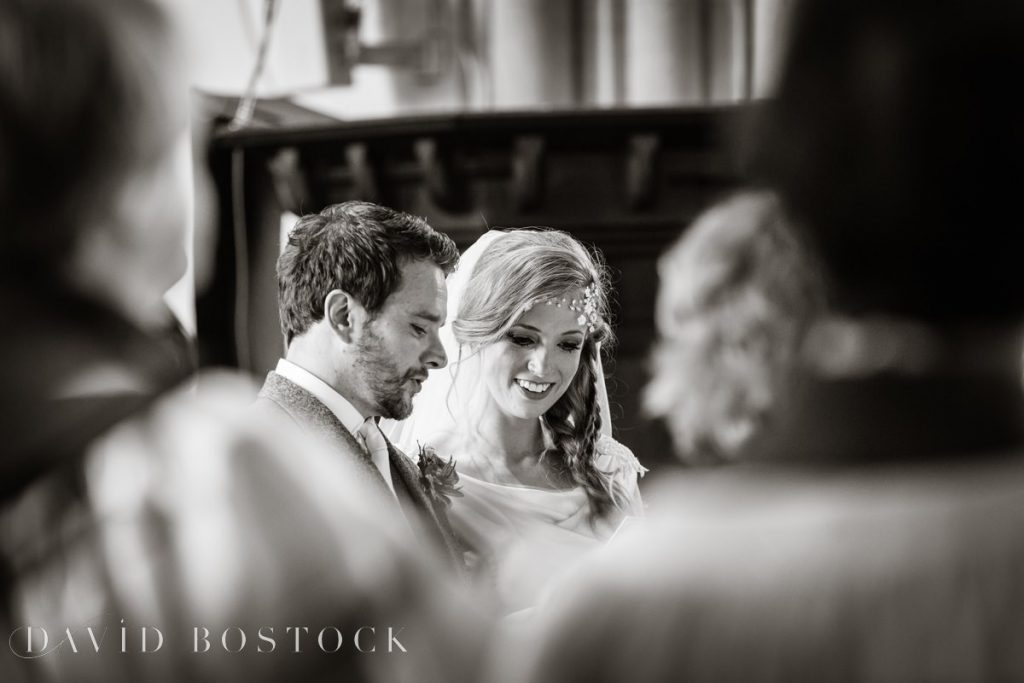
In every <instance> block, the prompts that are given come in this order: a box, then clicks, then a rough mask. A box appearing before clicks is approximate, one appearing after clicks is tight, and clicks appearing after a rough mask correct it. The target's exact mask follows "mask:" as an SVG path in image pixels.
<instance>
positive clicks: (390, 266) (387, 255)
mask: <svg viewBox="0 0 1024 683" xmlns="http://www.w3.org/2000/svg"><path fill="white" fill-rule="evenodd" d="M420 259H422V260H429V261H432V262H433V263H435V264H436V265H437V266H438V267H439V268H440V269H441V270H442V271H443V272H444V274H445V275H448V274H449V273H450V272H452V270H454V269H455V265H456V264H457V263H458V260H459V250H458V248H457V247H456V246H455V243H454V242H452V240H451V239H450V238H449V237H448V236H447V235H444V234H442V233H440V232H437V231H436V230H434V229H433V228H431V227H430V225H429V224H428V223H427V222H426V221H425V220H423V219H422V218H419V217H417V216H411V215H409V214H407V213H402V212H401V211H395V210H394V209H389V208H387V207H384V206H378V205H376V204H371V203H369V202H344V203H342V204H334V205H332V206H328V207H327V208H325V209H324V210H323V211H321V212H320V213H316V214H309V215H307V216H303V217H302V218H300V219H299V222H298V223H296V225H295V227H294V228H293V229H292V231H291V233H290V234H289V235H288V244H287V245H286V246H285V248H284V251H283V252H282V253H281V257H280V258H279V259H278V261H277V284H278V304H279V306H280V310H281V330H282V332H284V336H285V341H286V343H291V340H292V339H293V338H295V337H296V336H297V335H300V334H303V333H304V332H305V331H306V330H308V329H309V328H310V326H312V325H313V324H314V323H316V322H317V321H319V320H322V319H323V317H324V299H326V297H327V294H328V293H329V292H330V291H331V290H334V289H341V290H344V291H345V292H348V293H349V294H351V295H352V296H354V297H355V298H356V299H358V300H359V303H361V304H362V305H363V307H364V308H365V309H366V310H367V311H368V312H369V313H370V314H371V315H372V314H374V313H376V312H377V311H378V310H380V308H381V307H382V306H383V305H384V302H385V301H387V298H388V297H389V296H391V294H392V292H394V291H395V290H397V289H398V288H399V287H400V286H401V280H402V278H401V271H400V268H401V266H402V264H403V263H404V262H406V261H410V260H420Z"/></svg>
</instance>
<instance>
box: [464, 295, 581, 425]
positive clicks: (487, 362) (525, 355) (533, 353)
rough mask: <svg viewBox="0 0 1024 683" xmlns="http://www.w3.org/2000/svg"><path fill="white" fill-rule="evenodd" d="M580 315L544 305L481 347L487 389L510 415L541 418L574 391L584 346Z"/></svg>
mask: <svg viewBox="0 0 1024 683" xmlns="http://www.w3.org/2000/svg"><path fill="white" fill-rule="evenodd" d="M578 317H579V314H578V313H574V312H572V311H570V310H569V309H568V308H566V307H565V305H563V306H562V307H561V308H559V307H557V306H555V305H553V304H552V305H548V304H545V303H540V304H537V305H536V306H534V307H533V308H532V309H531V310H529V311H527V312H526V313H524V314H523V316H522V317H520V318H519V320H517V321H516V324H515V325H513V326H512V328H511V329H510V330H509V331H508V333H507V334H506V335H505V337H504V338H503V339H501V340H499V341H497V342H495V343H494V344H491V345H489V346H486V347H484V348H483V349H482V351H481V354H482V358H481V361H482V365H483V369H484V371H483V376H484V380H485V384H486V386H487V391H488V393H489V394H490V397H491V398H492V399H493V401H494V403H495V404H496V405H497V407H498V409H499V410H501V411H502V412H503V413H504V414H505V415H507V416H509V417H514V418H520V419H525V420H529V419H537V418H539V417H540V416H541V415H543V414H544V413H545V412H547V411H548V409H550V408H551V406H553V405H554V404H555V402H556V401H558V399H560V398H561V397H562V394H564V393H565V391H566V389H568V388H569V385H570V384H571V383H572V380H573V377H575V376H576V370H577V369H578V368H579V365H580V353H581V349H582V347H583V339H584V329H583V327H582V326H581V325H580V324H579V323H578V322H576V319H577V318H578Z"/></svg>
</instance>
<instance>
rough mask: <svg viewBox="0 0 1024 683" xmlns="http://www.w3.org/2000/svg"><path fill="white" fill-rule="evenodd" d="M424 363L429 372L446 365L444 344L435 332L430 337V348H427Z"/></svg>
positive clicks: (446, 358)
mask: <svg viewBox="0 0 1024 683" xmlns="http://www.w3.org/2000/svg"><path fill="white" fill-rule="evenodd" d="M425 363H426V365H427V367H428V368H430V369H431V370H438V369H440V368H443V367H444V366H446V365H448V354H447V353H445V352H444V344H442V343H441V337H440V335H439V334H438V333H437V332H434V333H432V334H431V335H430V346H429V347H428V348H427V357H426V361H425Z"/></svg>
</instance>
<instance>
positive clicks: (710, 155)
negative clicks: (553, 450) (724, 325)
mask: <svg viewBox="0 0 1024 683" xmlns="http://www.w3.org/2000/svg"><path fill="white" fill-rule="evenodd" d="M791 3H792V0H361V1H359V0H276V1H275V0H187V1H186V0H181V1H180V2H178V3H176V8H177V10H178V11H179V12H180V15H181V21H182V22H183V23H184V25H185V28H186V33H187V35H188V36H189V40H190V43H191V48H190V54H191V55H192V56H193V57H194V64H193V65H192V68H193V73H194V76H193V83H194V90H195V94H196V100H197V104H198V106H197V108H196V109H197V115H196V125H195V127H194V134H195V137H196V142H197V145H196V147H195V149H196V150H197V154H199V155H206V159H205V161H206V162H207V166H208V168H209V170H210V172H211V175H212V181H213V182H212V189H213V191H212V192H204V191H200V192H197V204H198V205H199V207H198V208H199V211H198V212H197V216H201V217H200V218H197V227H200V226H202V230H195V231H194V232H193V237H191V238H190V239H193V241H194V242H195V245H194V248H196V249H209V248H212V249H214V250H215V257H214V263H215V267H214V268H213V269H212V271H211V272H209V273H206V272H203V273H196V272H195V271H194V269H190V271H189V273H188V274H187V275H186V277H185V278H184V279H183V280H182V281H181V282H180V283H178V285H176V286H175V288H174V289H172V290H171V292H169V293H168V302H169V304H170V305H171V307H172V308H173V309H174V310H175V312H176V314H177V315H178V317H179V318H180V319H181V321H182V323H183V325H184V327H185V328H186V330H188V331H189V332H190V333H191V334H193V335H194V336H195V337H196V339H197V341H198V347H199V358H200V363H201V364H202V365H206V366H211V365H221V366H225V365H226V366H233V367H240V368H242V369H244V370H247V371H250V372H252V373H254V374H256V375H260V376H262V375H263V374H265V373H266V372H267V371H268V370H269V369H271V368H272V367H273V365H274V364H275V363H276V361H277V359H278V357H279V356H280V354H281V351H282V348H283V345H282V338H281V334H280V330H279V324H278V316H277V301H276V297H277V292H276V281H275V276H274V264H275V261H276V258H277V255H278V253H279V250H280V247H281V243H282V242H281V240H282V235H283V234H285V232H286V231H287V230H288V228H289V226H290V225H291V222H292V221H294V218H295V216H297V215H300V214H303V213H308V212H315V211H319V210H320V209H321V208H322V207H323V206H324V205H326V204H329V203H335V202H340V201H346V200H355V199H360V200H367V201H373V202H377V203H381V204H384V205H387V206H391V207H393V208H396V209H400V210H402V211H407V212H410V213H413V214H416V215H420V216H423V217H425V218H426V219H427V220H428V221H429V222H430V223H431V225H433V226H434V227H435V228H436V229H438V230H441V231H443V232H445V233H447V234H448V235H450V236H451V237H452V238H453V239H454V240H455V241H456V243H458V244H459V246H460V247H461V248H464V247H466V246H468V245H469V244H471V243H472V242H473V241H474V240H475V239H476V238H477V237H479V235H481V234H482V233H483V232H484V231H486V230H487V229H488V228H489V227H492V228H493V227H523V226H550V227H554V228H559V229H562V230H567V231H569V232H570V233H572V234H574V235H575V236H576V237H578V238H579V239H581V240H583V241H584V242H586V243H589V244H591V245H593V246H596V247H597V248H599V249H600V250H601V251H602V252H603V254H604V256H605V259H606V260H607V262H608V265H609V266H610V267H611V269H612V272H613V274H614V283H615V287H616V292H615V294H616V300H615V303H614V311H615V321H614V322H615V330H616V333H617V336H618V343H617V345H616V346H615V347H614V348H613V349H612V350H611V356H612V358H613V362H611V363H608V364H607V365H606V372H607V373H608V388H609V394H610V398H611V402H612V413H613V419H614V427H615V435H616V437H617V438H618V439H619V440H620V441H622V442H623V443H625V444H626V445H627V446H629V447H630V448H632V449H633V450H634V452H635V453H636V455H637V456H638V457H639V458H640V460H641V461H642V462H643V463H644V464H645V465H647V466H648V467H657V466H660V465H667V464H669V463H673V462H675V461H674V459H673V458H672V455H671V453H672V450H671V445H670V440H669V438H668V436H667V433H666V432H665V430H664V428H663V427H662V426H661V425H660V424H657V423H655V422H652V421H650V420H647V419H646V418H645V417H644V416H643V415H642V413H641V411H640V408H639V394H640V390H641V389H642V387H643V386H644V384H645V383H646V381H647V366H648V356H649V352H650V348H651V344H652V342H653V340H654V335H655V332H654V316H653V314H654V295H655V292H656V287H657V273H656V270H655V263H656V261H657V257H658V256H659V255H660V254H661V252H662V251H663V250H664V249H665V247H666V246H667V245H668V244H669V243H670V242H672V241H673V240H675V239H676V238H677V237H678V235H679V234H680V231H681V230H682V229H683V227H684V226H685V225H686V224H687V223H689V221H690V220H692V219H693V218H694V216H695V215H696V214H697V213H698V212H699V211H700V210H701V209H703V208H705V207H707V206H708V205H709V204H710V203H711V202H713V201H715V200H717V199H719V198H720V197H721V196H722V195H723V194H726V193H728V192H729V191H731V190H732V189H734V188H735V187H736V186H737V184H738V183H739V182H740V173H739V163H738V155H737V154H736V151H735V147H734V143H735V141H736V139H737V138H738V137H739V134H740V133H741V132H742V130H743V128H744V121H745V120H746V117H747V115H748V114H749V112H750V110H751V109H752V108H753V106H754V105H753V103H754V102H756V100H758V99H760V98H763V97H766V96H768V95H770V94H771V91H772V84H773V77H774V73H775V69H776V65H777V64H778V61H779V59H780V56H781V55H780V54H779V52H780V47H781V45H782V44H783V41H784V39H785V29H786V17H787V13H788V11H789V8H790V5H791ZM199 161H203V159H201V158H200V159H199ZM202 186H203V183H202V182H200V183H197V187H198V189H200V190H202V189H203V187H202ZM207 195H209V196H207ZM207 223H208V224H209V226H207V225H206V224H207ZM207 227H209V230H207ZM208 232H210V233H212V234H210V235H209V236H208V235H207V233H208ZM210 238H215V239H210ZM199 261H200V262H202V261H203V260H202V259H200V260H199Z"/></svg>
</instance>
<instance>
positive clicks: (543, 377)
mask: <svg viewBox="0 0 1024 683" xmlns="http://www.w3.org/2000/svg"><path fill="white" fill-rule="evenodd" d="M607 287H608V285H607V275H606V273H605V270H604V267H603V265H601V264H599V262H597V261H595V259H594V258H593V257H592V256H591V255H590V254H589V253H588V251H587V250H586V249H585V248H584V247H583V246H582V245H581V244H580V243H579V242H577V241H576V240H575V239H573V238H572V237H571V236H569V235H568V234H567V233H564V232H560V231H555V230H535V229H521V230H509V231H496V230H492V231H490V232H488V233H486V234H485V235H484V236H483V237H481V238H480V239H479V240H478V241H477V242H476V243H475V244H474V245H473V246H472V247H470V248H469V249H468V250H467V251H466V253H465V254H464V255H463V257H462V260H461V262H460V265H459V268H458V270H457V271H456V272H455V273H453V274H452V275H451V276H450V277H449V278H448V296H449V301H448V311H449V323H448V324H446V325H445V326H444V328H443V329H442V331H441V338H442V341H443V342H444V344H445V350H446V351H447V353H448V358H449V365H448V368H447V369H446V370H442V371H438V372H434V373H431V375H430V378H429V379H428V380H427V382H426V383H425V385H424V388H423V392H422V393H421V395H420V397H419V399H418V400H417V403H416V406H415V407H414V409H413V414H412V416H411V417H410V418H409V419H408V420H406V421H404V422H402V423H398V424H397V425H393V426H392V430H391V431H392V438H393V440H394V441H395V442H396V443H397V444H398V445H399V446H400V447H401V448H403V449H404V450H405V451H406V452H407V453H418V452H422V451H423V449H424V448H429V449H433V450H434V451H435V452H436V453H437V454H438V455H439V456H440V457H441V458H442V459H443V460H447V459H448V458H452V459H453V460H454V461H455V466H456V470H457V472H458V475H459V487H460V493H461V494H462V496H461V497H455V498H453V499H452V507H451V509H450V511H449V517H450V519H451V521H452V524H453V526H454V528H455V531H456V532H457V533H459V535H460V536H461V537H462V539H463V540H464V542H465V543H466V544H467V546H468V547H469V549H470V553H469V556H470V558H471V561H472V563H473V564H474V565H475V569H476V571H477V572H478V573H479V574H480V575H481V577H482V578H483V579H484V580H485V581H487V582H490V583H492V585H493V586H494V587H495V588H496V591H497V597H498V600H499V603H500V604H501V606H502V607H503V608H504V609H506V610H515V609H521V608H524V607H528V606H530V605H532V604H535V603H536V602H537V601H538V600H540V599H541V598H542V597H543V595H542V594H543V590H544V588H545V587H546V586H547V585H548V584H549V582H550V581H551V580H552V579H553V578H555V577H556V576H557V575H558V574H559V573H561V572H563V571H565V570H567V569H569V567H571V566H572V565H573V564H574V563H575V562H577V561H578V560H579V559H581V558H582V557H583V555H585V554H586V552H587V551H588V550H589V549H591V548H594V547H597V546H598V545H600V544H601V543H602V542H604V541H605V540H607V539H609V538H610V537H611V535H612V534H613V533H614V532H615V530H616V529H617V528H618V526H619V525H621V524H622V523H623V522H624V520H625V519H627V518H628V517H632V516H638V515H641V514H642V513H643V506H642V503H641V500H640V494H639V490H638V487H637V479H638V476H640V475H642V474H643V473H644V472H645V471H646V470H645V469H644V468H643V467H641V466H640V464H639V463H638V462H637V460H636V458H635V457H634V456H633V454H632V452H630V450H629V449H628V448H626V447H625V446H623V445H622V444H620V443H618V442H617V441H615V440H614V439H613V438H612V437H611V435H610V434H611V423H610V419H609V414H608V400H607V395H606V393H605V387H604V373H603V371H602V369H601V356H600V353H601V352H600V349H601V344H602V342H608V341H610V337H611V329H610V327H609V324H608V294H607Z"/></svg>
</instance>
